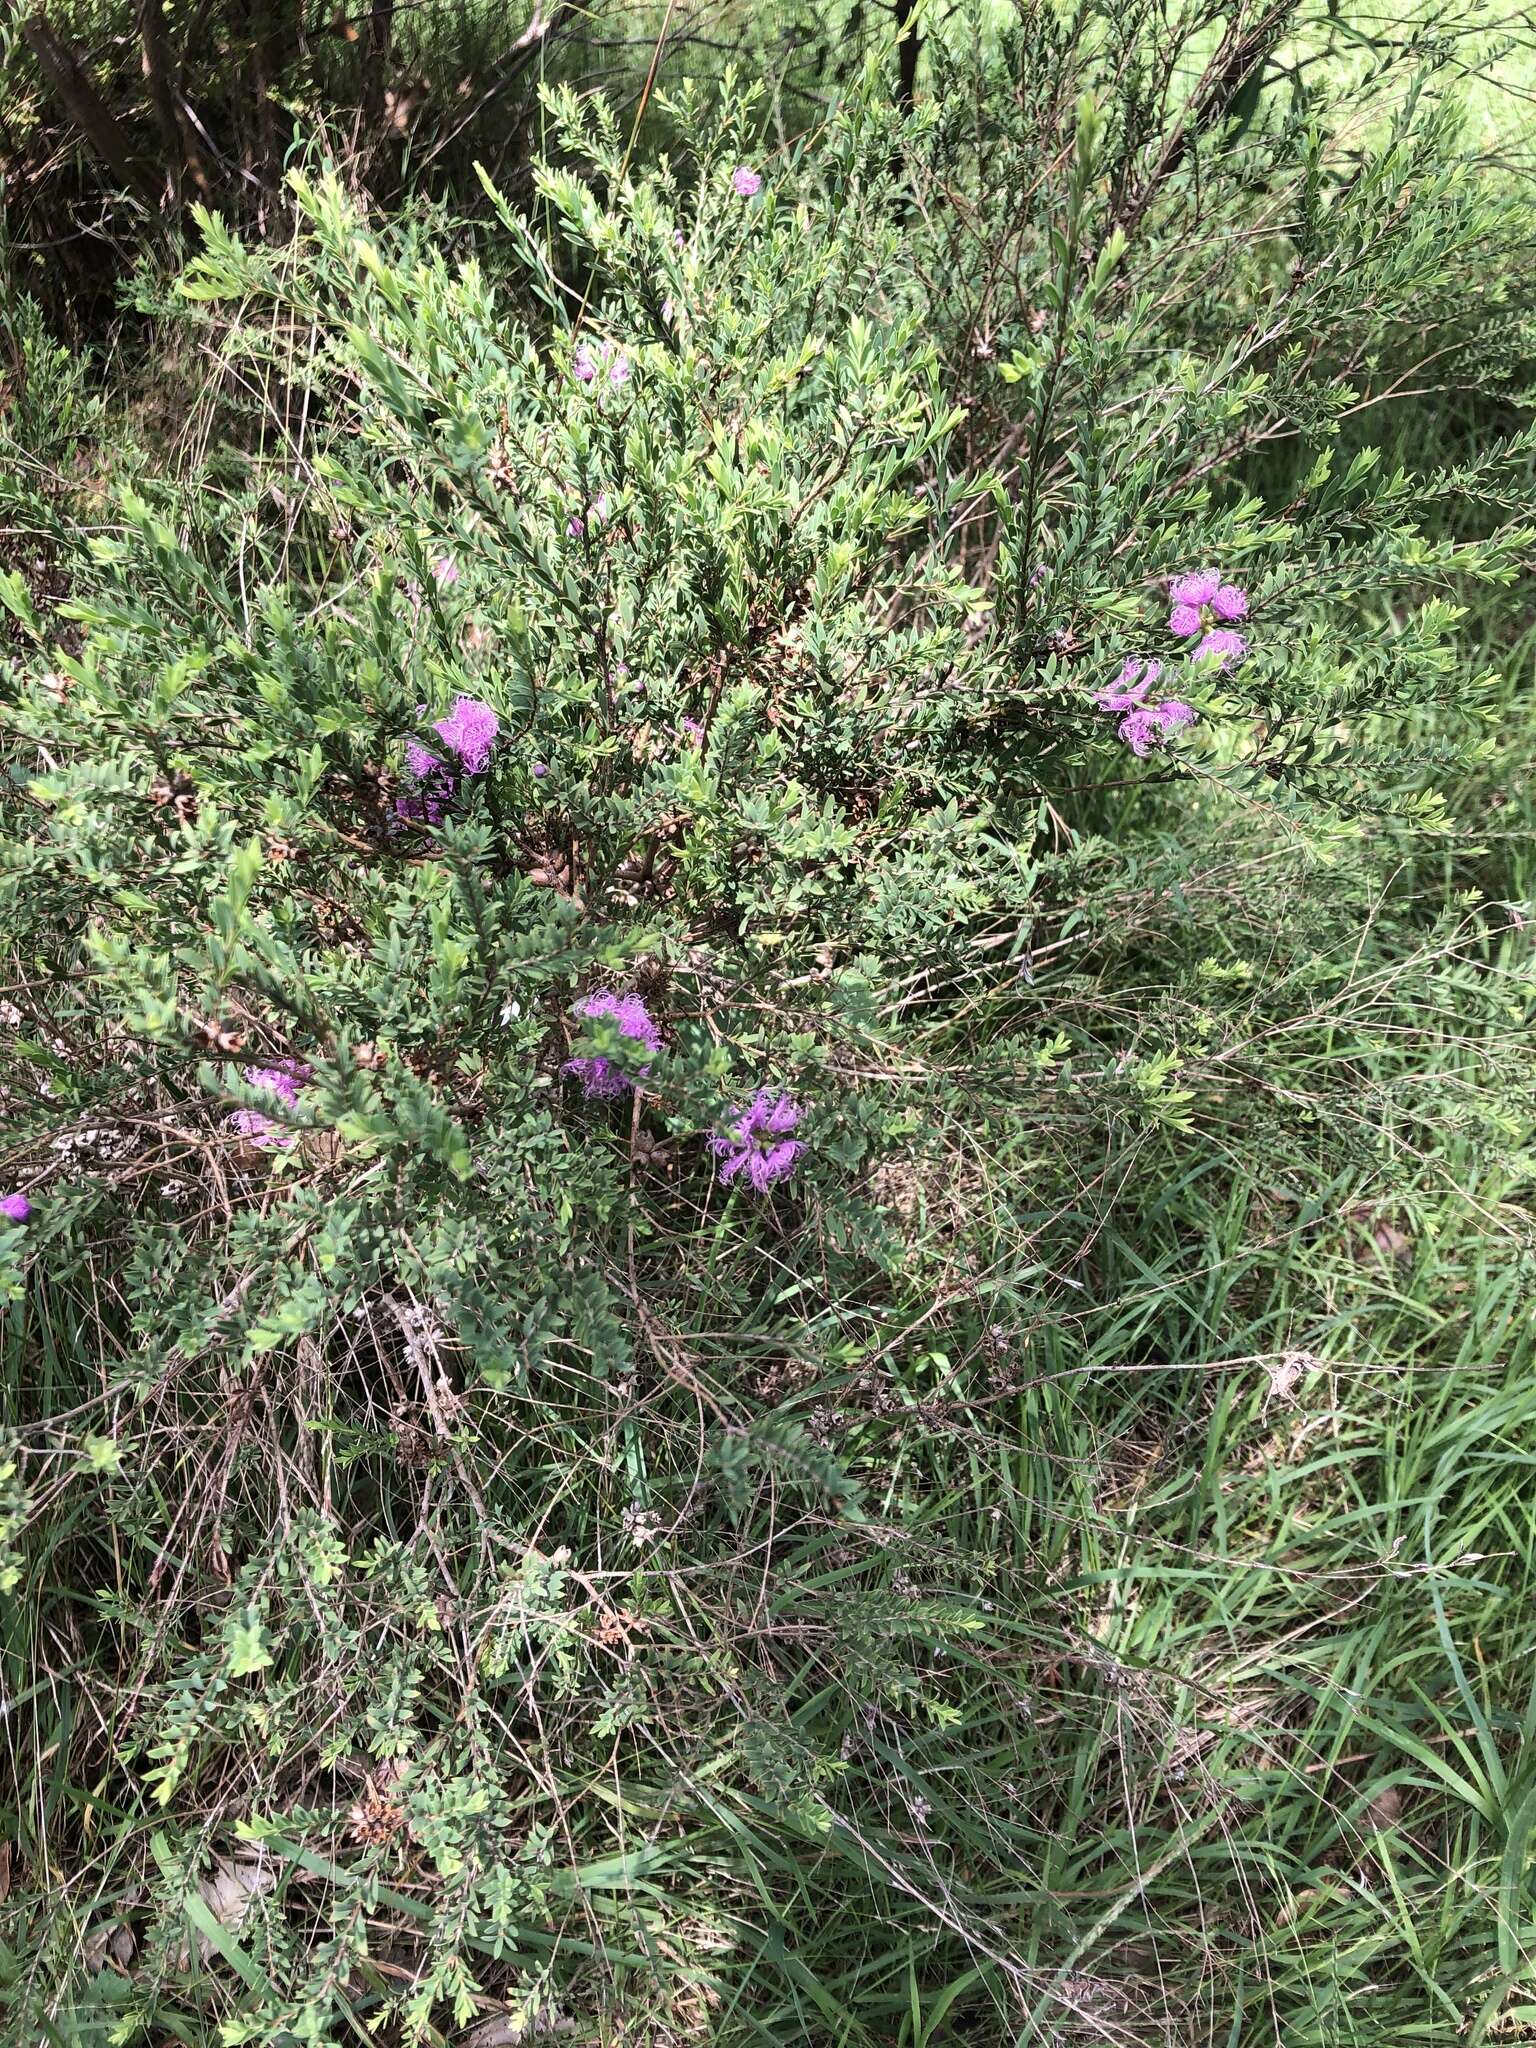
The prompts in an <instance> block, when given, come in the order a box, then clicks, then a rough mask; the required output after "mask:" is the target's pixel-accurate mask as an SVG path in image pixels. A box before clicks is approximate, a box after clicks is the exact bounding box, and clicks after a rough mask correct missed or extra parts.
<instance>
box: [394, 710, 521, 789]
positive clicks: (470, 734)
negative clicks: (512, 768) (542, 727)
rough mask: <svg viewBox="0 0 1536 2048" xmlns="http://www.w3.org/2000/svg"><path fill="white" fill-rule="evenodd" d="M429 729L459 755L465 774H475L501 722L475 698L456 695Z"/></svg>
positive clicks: (481, 764) (485, 761)
mask: <svg viewBox="0 0 1536 2048" xmlns="http://www.w3.org/2000/svg"><path fill="white" fill-rule="evenodd" d="M432 730H433V731H434V732H435V733H436V734H437V736H438V738H439V739H440V740H442V741H443V742H444V744H445V745H446V746H447V747H448V748H449V749H450V751H451V752H453V753H455V754H457V755H458V757H459V761H460V763H461V765H462V767H463V769H464V772H465V774H466V775H478V774H479V773H480V771H481V770H482V769H483V768H484V767H485V766H486V764H487V763H488V762H489V760H490V758H491V747H492V745H493V744H494V742H495V740H496V736H497V734H498V733H499V732H500V731H501V721H500V719H499V718H498V717H497V716H496V714H495V712H494V711H493V710H492V709H491V707H490V705H489V704H482V703H481V702H480V699H479V698H478V697H455V698H454V700H453V709H452V711H450V712H449V714H448V716H447V717H446V718H440V719H438V721H437V723H436V724H435V725H434V726H433V728H432ZM407 758H409V753H408V754H407Z"/></svg>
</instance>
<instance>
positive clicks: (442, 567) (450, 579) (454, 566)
mask: <svg viewBox="0 0 1536 2048" xmlns="http://www.w3.org/2000/svg"><path fill="white" fill-rule="evenodd" d="M461 573H462V572H461V571H460V569H459V565H458V563H457V562H456V561H455V560H454V559H453V557H452V555H439V556H438V558H437V560H436V561H435V562H434V563H433V564H432V578H433V581H434V582H435V583H436V584H437V586H438V588H439V589H446V587H447V586H448V585H449V584H450V583H457V582H458V580H459V576H460V574H461Z"/></svg>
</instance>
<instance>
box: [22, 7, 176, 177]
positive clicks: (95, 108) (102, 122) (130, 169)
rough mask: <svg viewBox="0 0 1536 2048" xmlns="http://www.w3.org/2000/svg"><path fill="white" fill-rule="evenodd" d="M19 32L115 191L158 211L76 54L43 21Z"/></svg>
mask: <svg viewBox="0 0 1536 2048" xmlns="http://www.w3.org/2000/svg"><path fill="white" fill-rule="evenodd" d="M21 32H22V35H23V36H24V37H25V38H26V42H27V46H28V48H29V49H30V50H31V51H32V54H33V55H34V56H35V57H36V59H37V61H38V63H39V64H40V65H41V67H42V72H43V76H44V77H45V78H46V79H47V81H48V83H49V85H50V86H52V88H53V90H54V92H55V93H56V94H57V95H58V98H59V101H60V104H61V105H62V106H63V108H64V111H65V113H66V114H67V115H68V116H69V118H70V120H71V121H72V122H73V123H74V124H75V126H76V127H77V128H78V129H79V130H80V133H81V134H82V135H83V136H84V137H85V139H86V141H87V143H88V144H89V145H90V147H91V150H92V152H93V154H94V155H96V156H97V157H99V158H100V160H101V161H102V163H104V164H105V165H106V167H107V169H108V170H109V171H110V172H111V173H112V175H113V177H114V178H115V179H116V180H117V182H118V183H119V184H120V185H123V186H126V187H127V189H128V190H129V191H130V192H135V193H137V194H138V196H139V198H140V199H142V200H143V201H144V203H145V204H146V205H147V206H155V207H158V205H159V194H158V193H157V192H156V190H155V187H154V181H153V180H152V179H151V178H150V177H148V176H147V175H146V173H145V171H144V169H143V167H142V166H141V165H140V164H138V163H137V162H136V161H135V160H134V155H133V149H132V146H131V144H130V142H129V140H128V136H127V134H126V133H125V131H124V129H123V125H122V123H121V122H120V121H119V120H118V118H117V116H116V115H115V114H114V113H113V111H112V109H111V108H110V107H109V106H108V105H107V103H106V101H105V100H104V99H103V98H102V97H101V94H100V93H99V92H97V90H96V88H95V86H94V85H92V83H91V81H90V79H89V78H88V77H87V76H86V72H85V69H84V66H83V65H82V64H81V62H80V60H79V58H78V57H77V56H76V55H75V52H74V51H73V50H72V49H71V48H70V47H69V45H68V44H67V43H65V42H62V41H61V40H60V38H59V37H58V36H57V35H55V33H54V31H53V28H52V26H51V25H50V23H49V21H48V18H47V16H46V15H44V14H34V15H32V16H31V18H30V19H29V20H28V21H26V22H24V23H23V25H22V31H21Z"/></svg>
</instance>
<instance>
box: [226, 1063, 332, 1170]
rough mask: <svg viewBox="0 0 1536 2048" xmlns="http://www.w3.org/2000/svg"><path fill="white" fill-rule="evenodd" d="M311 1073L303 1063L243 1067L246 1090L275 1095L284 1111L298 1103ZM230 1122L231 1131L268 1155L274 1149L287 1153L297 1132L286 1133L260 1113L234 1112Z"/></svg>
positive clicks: (243, 1110)
mask: <svg viewBox="0 0 1536 2048" xmlns="http://www.w3.org/2000/svg"><path fill="white" fill-rule="evenodd" d="M313 1071H314V1070H313V1068H311V1067H307V1066H305V1064H304V1063H303V1061H302V1060H289V1059H284V1060H278V1061H276V1062H274V1064H273V1065H272V1066H270V1067H246V1068H245V1069H244V1078H245V1081H246V1083H247V1085H248V1086H249V1087H252V1088H264V1089H265V1090H266V1091H267V1093H268V1094H269V1095H275V1096H276V1097H277V1099H278V1101H279V1102H281V1103H282V1105H283V1106H284V1108H285V1109H292V1108H294V1107H295V1106H296V1105H297V1103H298V1099H299V1090H300V1089H301V1088H302V1087H303V1086H304V1084H305V1082H306V1081H308V1080H309V1079H310V1077H311V1075H312V1073H313ZM229 1121H230V1126H231V1128H232V1129H233V1130H235V1131H237V1132H238V1133H239V1135H240V1136H241V1137H242V1138H248V1139H249V1140H250V1142H251V1143H252V1144H253V1145H255V1146H258V1147H259V1148H260V1149H261V1150H262V1151H263V1152H270V1151H272V1150H273V1148H274V1147H276V1148H278V1149H281V1150H285V1151H286V1149H287V1148H288V1147H289V1146H290V1145H292V1144H295V1143H296V1142H297V1136H298V1134H297V1132H294V1131H290V1130H287V1129H285V1128H284V1126H283V1125H282V1124H280V1123H279V1122H278V1121H277V1120H276V1118H274V1117H270V1116H267V1115H266V1114H265V1113H264V1112H263V1111H261V1110H259V1109H237V1110H236V1111H235V1113H234V1115H233V1116H232V1117H231V1118H230V1120H229Z"/></svg>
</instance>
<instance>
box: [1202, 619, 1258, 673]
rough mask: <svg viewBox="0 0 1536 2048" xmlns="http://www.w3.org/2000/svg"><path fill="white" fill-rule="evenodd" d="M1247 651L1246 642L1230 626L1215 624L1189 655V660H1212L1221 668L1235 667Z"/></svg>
mask: <svg viewBox="0 0 1536 2048" xmlns="http://www.w3.org/2000/svg"><path fill="white" fill-rule="evenodd" d="M1247 652H1248V642H1247V641H1246V640H1245V639H1244V638H1243V636H1242V634H1241V633H1234V632H1233V631H1232V629H1231V627H1230V626H1216V627H1214V628H1213V629H1212V630H1211V631H1210V632H1209V633H1207V634H1206V636H1205V638H1204V639H1203V640H1202V641H1201V642H1200V645H1199V646H1198V647H1197V648H1196V649H1195V651H1194V653H1193V654H1192V655H1191V656H1190V660H1191V661H1214V662H1218V663H1219V664H1220V665H1221V667H1222V668H1236V667H1237V665H1238V663H1239V662H1240V661H1242V660H1243V659H1244V657H1245V656H1246V655H1247Z"/></svg>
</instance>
